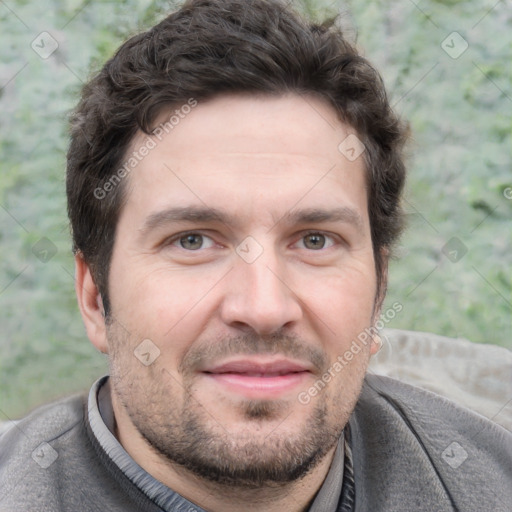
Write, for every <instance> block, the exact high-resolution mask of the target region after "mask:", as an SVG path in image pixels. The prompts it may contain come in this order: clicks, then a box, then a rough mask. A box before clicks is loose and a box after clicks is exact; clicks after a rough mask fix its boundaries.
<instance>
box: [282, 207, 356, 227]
mask: <svg viewBox="0 0 512 512" xmlns="http://www.w3.org/2000/svg"><path fill="white" fill-rule="evenodd" d="M282 220H283V221H284V222H286V223H287V224H315V223H323V222H345V223H347V224H353V225H354V226H356V227H358V228H360V227H362V226H363V219H362V217H361V215H360V214H359V213H358V212H357V211H356V210H354V209H353V208H349V207H346V206H344V207H339V208H334V209H328V210H324V209H321V208H311V209H305V210H297V211H291V212H289V213H288V214H287V215H285V216H284V217H283V219H282Z"/></svg>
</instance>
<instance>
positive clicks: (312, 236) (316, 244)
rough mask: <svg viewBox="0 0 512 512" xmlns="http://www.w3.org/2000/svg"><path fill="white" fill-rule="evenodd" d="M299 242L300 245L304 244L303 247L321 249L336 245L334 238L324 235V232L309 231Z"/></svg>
mask: <svg viewBox="0 0 512 512" xmlns="http://www.w3.org/2000/svg"><path fill="white" fill-rule="evenodd" d="M298 243H299V247H300V246H302V247H301V248H305V249H310V250H313V251H319V250H321V249H327V248H328V247H332V246H333V245H334V240H333V239H332V237H330V236H328V235H324V234H323V233H308V234H307V235H305V236H303V237H302V238H301V239H300V241H299V242H298Z"/></svg>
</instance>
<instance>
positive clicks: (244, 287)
mask: <svg viewBox="0 0 512 512" xmlns="http://www.w3.org/2000/svg"><path fill="white" fill-rule="evenodd" d="M229 282H230V284H229V286H228V289H227V292H226V295H225V296H224V298H223V302H222V306H221V316H222V320H223V322H224V323H225V324H226V325H229V326H230V327H234V328H236V329H238V330H242V331H250V330H252V331H254V332H255V333H257V334H259V335H269V334H273V333H275V332H277V331H279V330H280V329H282V328H286V327H288V328H289V327H291V326H292V325H293V324H294V323H296V322H297V321H298V320H300V319H301V317H302V314H303V313H302V306H301V303H300V301H299V299H298V296H297V295H296V293H295V292H294V290H293V289H292V288H293V283H291V282H290V279H289V278H287V273H286V271H285V269H284V268H283V265H279V261H278V258H276V257H275V256H274V255H271V254H270V251H269V250H265V251H264V253H263V254H262V256H261V257H259V258H258V259H257V260H256V261H254V262H252V263H248V262H246V261H244V260H243V259H242V258H239V257H238V256H237V257H236V262H235V267H234V269H233V271H232V272H230V275H229Z"/></svg>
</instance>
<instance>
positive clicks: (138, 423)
mask: <svg viewBox="0 0 512 512" xmlns="http://www.w3.org/2000/svg"><path fill="white" fill-rule="evenodd" d="M167 117H168V116H166V115H164V114H162V119H160V120H159V121H165V119H166V118H167ZM351 133H354V130H353V129H352V128H351V127H350V126H347V125H345V124H343V123H342V122H341V121H340V120H339V119H338V118H337V116H336V113H335V111H334V109H333V108H332V107H331V106H330V105H328V104H327V103H325V102H323V101H322V100H320V99H318V98H314V97H302V96H299V95H296V94H290V95H288V96H282V97H265V96H262V97H259V96H241V95H228V96H220V97H217V98H215V99H213V100H210V101H208V102H204V103H200V104H198V105H197V106H196V107H195V108H194V109H193V110H192V111H191V112H190V114H188V115H187V116H186V117H185V118H184V119H182V120H180V123H179V125H177V126H175V127H174V129H173V130H172V132H170V133H169V134H168V135H166V136H165V137H164V138H163V139H162V140H161V141H159V140H157V139H156V138H155V139H154V140H155V142H156V143H157V145H156V147H155V148H154V149H152V150H151V151H150V152H149V154H148V155H147V156H146V157H145V158H144V159H143V160H142V161H141V162H140V163H139V164H138V165H137V167H136V168H135V169H134V170H133V171H132V172H131V174H130V175H129V178H127V179H128V194H127V201H126V203H125V205H124V207H123V210H122V212H121V215H120V219H119V223H118V226H117V232H116V241H115V245H114V251H113V256H112V262H111V268H110V274H109V293H110V301H111V305H112V316H111V318H110V319H109V321H108V322H105V319H104V317H103V316H102V303H101V298H100V297H99V294H98V290H97V288H96V286H95V283H94V279H93V277H92V275H91V272H90V269H89V267H88V265H87V264H86V262H84V261H83V259H82V258H81V257H80V255H78V256H77V258H76V268H77V295H78V301H79V304H80V309H81V312H82V316H83V319H84V322H85V325H86V329H87V333H88V336H89V338H90V340H91V341H92V343H93V344H94V345H95V346H96V347H97V348H98V349H99V350H101V351H102V352H104V353H107V354H109V361H110V367H111V380H110V381H111V395H112V402H113V407H114V412H115V417H116V422H117V431H116V435H117V437H118V439H119V441H120V442H121V444H122V445H123V447H124V448H125V449H126V451H127V452H128V453H129V454H130V455H131V456H132V457H133V459H134V460H135V461H136V462H137V463H138V464H139V465H140V466H141V467H143V468H144V469H145V470H146V471H148V472H149V473H151V474H152V475H153V476H155V477H156V478H157V479H159V480H160V481H162V482H163V483H165V484H166V485H168V486H169V487H171V488H172V489H173V490H175V491H176V492H179V493H180V494H181V495H183V496H185V497H186V498H187V499H189V500H190V501H192V502H194V503H197V504H198V505H200V506H201V507H203V508H205V509H206V510H209V511H213V512H217V511H219V512H220V511H223V512H230V511H234V510H240V508H241V507H243V506H245V507H246V506H247V505H248V504H249V503H250V506H251V510H253V511H259V510H265V511H267V512H268V511H274V510H276V511H277V510H280V511H282V510H290V511H299V510H305V509H307V506H308V505H309V504H310V502H311V501H312V499H313V498H314V496H315V494H316V492H317V491H318V489H319V488H320V486H321V485H322V482H323V480H324V479H325V476H326V474H327V472H328V470H329V466H330V463H331V461H332V457H333V454H334V450H335V444H336V441H337V439H338V437H339V435H340V434H341V432H342V429H343V427H344V425H345V424H346V422H347V421H348V418H349V416H350V414H351V412H352V410H353V408H354V406H355V403H356V401H357V397H358V395H359V392H360V389H361V386H362V382H363V378H364V374H365V372H366V368H367V365H368V361H369V358H370V356H371V354H372V353H374V352H375V351H376V350H377V346H376V345H375V344H371V343H369V344H368V345H366V346H362V350H361V352H359V353H358V354H357V355H355V356H354V358H353V359H352V361H351V362H350V364H348V365H347V366H345V367H344V368H343V370H342V371H338V372H332V373H333V374H334V378H332V379H331V380H330V381H329V383H328V384H327V385H326V386H325V388H324V389H322V390H321V391H320V392H319V393H318V394H317V395H316V396H314V397H311V400H310V401H309V403H307V404H304V403H301V402H300V401H299V400H298V396H299V394H300V393H301V392H304V391H307V390H308V389H309V388H310V387H311V386H312V385H313V384H314V383H315V382H317V381H318V379H319V378H321V376H322V375H323V374H324V373H325V371H327V370H328V369H329V368H331V369H332V365H333V363H334V362H335V361H336V358H337V357H338V356H340V355H342V354H344V353H345V351H346V350H348V349H349V347H350V344H351V342H352V341H353V340H354V339H356V337H357V335H358V334H359V333H361V332H362V331H364V329H365V328H367V327H369V326H371V325H372V324H373V322H374V321H375V320H376V316H377V315H378V309H379V302H380V301H378V300H376V297H375V293H376V275H375V263H374V258H373V250H372V243H371V237H370V225H369V219H368V213H367V193H366V187H365V170H364V162H363V158H362V157H359V158H357V159H356V160H355V161H353V162H351V161H349V160H348V159H347V158H345V157H344V156H343V155H342V154H341V153H340V152H339V151H338V145H339V144H340V142H341V141H343V140H344V139H345V138H346V137H347V136H348V135H349V134H351ZM144 140H146V136H145V135H143V134H139V135H138V136H137V137H136V138H135V139H134V141H133V149H136V148H137V147H140V145H141V144H142V143H143V141H144ZM179 208H181V209H187V210H185V213H186V215H185V217H186V218H185V219H184V220H177V219H176V218H175V217H176V213H177V211H176V209H179ZM340 209H341V214H340ZM169 210H172V213H173V215H169V214H167V215H163V214H162V212H165V211H167V212H168V211H169ZM198 210H202V211H203V214H204V211H206V212H211V211H212V210H215V211H216V212H218V213H221V214H222V218H221V219H208V218H206V217H205V216H204V215H202V216H198V215H196V216H195V218H194V216H193V215H191V213H192V212H197V211H198ZM319 211H321V212H327V213H329V214H332V212H333V211H336V212H337V214H338V215H337V216H334V217H333V218H330V219H321V218H320V217H319V216H318V215H317V216H316V218H313V217H312V216H311V215H310V214H311V212H317V213H318V212H319ZM347 212H349V213H347ZM306 214H309V216H307V215H306ZM331 216H332V215H331ZM192 234H193V235H194V236H192V237H191V238H187V237H186V235H192ZM199 235H201V236H202V237H203V238H202V241H201V237H200V236H199ZM249 236H250V237H252V238H250V239H247V238H246V237H249ZM184 237H185V238H184ZM184 246H185V247H184ZM237 248H238V252H237ZM241 249H242V251H240V250H241ZM242 256H244V257H242ZM383 288H385V287H383ZM142 340H151V342H147V341H146V342H145V343H146V344H147V343H150V344H149V345H144V347H146V348H145V350H144V353H145V354H147V353H148V351H149V352H150V355H151V357H152V358H153V356H156V355H158V357H156V359H155V360H154V361H153V362H152V363H151V364H148V365H147V366H146V365H144V364H142V363H141V361H140V360H139V359H138V358H137V357H135V354H134V351H135V352H136V350H137V347H138V346H139V344H140V343H141V342H142ZM148 347H149V348H148ZM158 351H159V352H158ZM147 357H148V356H147V355H146V358H147ZM240 359H243V361H245V362H247V361H249V363H251V364H252V363H255V364H259V365H261V364H269V363H273V362H275V361H281V362H282V361H283V360H284V361H285V362H286V364H290V361H291V362H293V363H294V364H297V365H299V366H300V367H301V368H302V370H301V371H300V372H298V374H297V373H296V374H295V376H297V375H299V376H298V377H297V378H296V379H295V380H293V379H294V378H292V379H291V383H288V384H287V385H285V386H282V385H281V384H279V383H278V384H276V386H274V387H272V386H270V389H266V388H265V382H274V381H272V380H267V381H265V380H264V379H266V378H268V375H264V376H255V377H253V380H252V381H248V382H249V383H250V385H247V386H244V385H243V384H241V383H240V379H238V380H237V379H236V378H235V382H234V384H233V382H231V381H229V378H228V379H227V381H226V380H225V379H224V380H223V378H222V377H220V378H219V375H218V374H215V373H214V375H213V376H212V374H211V373H207V371H209V370H212V368H217V367H218V366H219V365H222V364H224V363H230V362H232V361H237V360H240ZM232 373H233V372H231V374H230V375H232ZM235 373H236V372H235ZM224 377H225V375H224ZM242 377H243V378H242V379H241V380H242V381H243V380H244V379H245V377H247V375H243V376H242ZM286 378H287V377H286ZM277 380H279V379H277ZM281 380H282V379H281ZM281 380H279V382H281ZM246 381H247V379H246ZM246 381H244V382H246ZM253 384H254V385H253ZM180 457H181V458H183V457H184V458H185V459H186V460H188V459H189V458H194V459H198V460H196V463H197V464H199V465H201V464H203V466H204V467H205V468H206V469H205V470H204V474H201V471H199V470H198V468H197V467H186V466H185V465H184V464H185V462H184V461H183V460H180ZM219 467H223V468H226V467H228V468H230V473H229V474H230V476H229V475H228V476H227V475H226V474H224V476H219V475H221V474H222V471H220V470H218V468H219ZM215 468H217V469H215ZM247 468H249V469H250V468H253V469H254V468H260V469H261V471H259V473H258V472H257V471H256V472H253V473H251V472H250V471H249V472H247V471H246V470H247ZM269 468H273V470H275V471H274V478H272V476H271V474H272V472H271V471H270V470H269ZM294 468H295V470H296V473H297V474H296V475H294V477H293V479H291V481H285V480H286V479H285V478H284V477H283V474H286V475H290V474H291V473H292V472H293V470H294ZM216 471H217V473H216ZM244 471H246V472H245V473H244ZM269 471H270V473H269ZM224 473H226V472H224ZM280 473H281V474H280ZM212 475H213V476H212ZM237 475H238V476H237ZM288 480H290V477H288Z"/></svg>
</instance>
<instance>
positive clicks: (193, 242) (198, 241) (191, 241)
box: [181, 235, 203, 249]
mask: <svg viewBox="0 0 512 512" xmlns="http://www.w3.org/2000/svg"><path fill="white" fill-rule="evenodd" d="M201 245H203V237H202V236H201V235H187V236H184V237H183V238H182V239H181V246H182V247H183V248H184V249H199V248H200V247H201Z"/></svg>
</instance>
